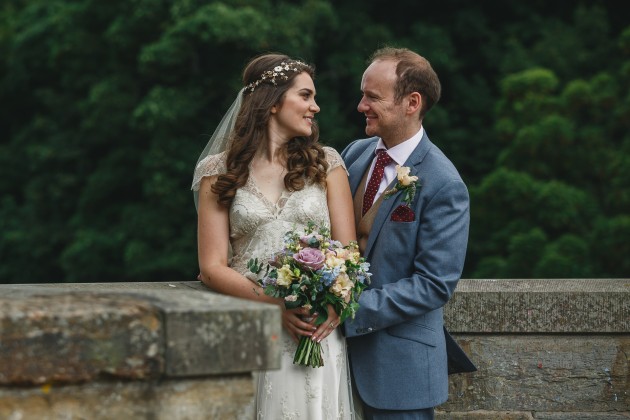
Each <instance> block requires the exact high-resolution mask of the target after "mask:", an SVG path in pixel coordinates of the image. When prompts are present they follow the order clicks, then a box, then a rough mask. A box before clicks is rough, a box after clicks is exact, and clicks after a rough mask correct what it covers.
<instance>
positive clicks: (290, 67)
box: [245, 60, 308, 93]
mask: <svg viewBox="0 0 630 420" xmlns="http://www.w3.org/2000/svg"><path fill="white" fill-rule="evenodd" d="M304 67H308V65H307V64H305V63H303V62H301V61H297V60H296V61H289V62H286V61H283V62H282V63H280V65H278V66H275V67H274V68H273V70H267V71H265V72H264V73H263V74H262V75H261V76H260V78H259V79H258V80H256V81H254V82H251V83H250V84H249V85H247V86H245V90H246V91H248V92H250V93H251V92H253V91H254V90H255V89H256V88H257V87H258V85H260V84H261V83H264V82H271V83H272V84H273V85H274V86H275V85H276V78H280V79H282V80H288V79H289V76H288V75H287V73H288V72H290V71H292V72H294V73H299V72H301V71H302V70H304Z"/></svg>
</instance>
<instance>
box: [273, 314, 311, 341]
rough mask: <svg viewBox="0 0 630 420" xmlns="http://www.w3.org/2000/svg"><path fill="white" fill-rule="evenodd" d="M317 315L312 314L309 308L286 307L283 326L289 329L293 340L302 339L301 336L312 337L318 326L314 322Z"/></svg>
mask: <svg viewBox="0 0 630 420" xmlns="http://www.w3.org/2000/svg"><path fill="white" fill-rule="evenodd" d="M315 318H316V317H313V316H311V314H310V312H309V310H308V309H307V308H295V309H284V310H283V311H282V326H283V327H284V328H285V329H286V330H287V332H288V333H289V335H290V336H291V338H292V339H293V341H295V342H296V343H297V342H298V341H300V336H303V335H305V336H307V337H310V336H312V335H313V331H315V330H316V329H317V328H316V327H315V326H314V325H313V324H312V323H313V322H314V319H315Z"/></svg>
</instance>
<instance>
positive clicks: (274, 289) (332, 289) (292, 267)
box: [247, 222, 371, 367]
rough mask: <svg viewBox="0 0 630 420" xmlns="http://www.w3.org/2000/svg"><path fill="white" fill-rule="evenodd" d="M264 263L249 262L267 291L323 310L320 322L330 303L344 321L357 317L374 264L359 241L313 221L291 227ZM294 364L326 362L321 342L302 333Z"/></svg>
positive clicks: (289, 303) (292, 302)
mask: <svg viewBox="0 0 630 420" xmlns="http://www.w3.org/2000/svg"><path fill="white" fill-rule="evenodd" d="M263 265H264V264H263V263H259V262H258V259H255V260H250V261H249V263H248V265H247V266H248V268H249V270H250V271H251V272H252V273H254V274H256V276H257V279H258V283H259V284H260V285H261V286H262V287H263V289H264V291H265V294H266V295H269V296H273V297H276V298H282V299H284V302H285V306H286V307H287V308H289V309H291V308H297V307H306V308H309V309H310V312H311V314H315V313H317V314H318V315H317V319H316V321H315V324H316V325H320V324H321V323H323V322H324V321H325V320H326V319H327V318H328V314H327V306H328V305H329V304H330V305H332V306H333V307H334V308H335V311H336V312H337V313H338V314H339V319H340V322H343V321H344V320H346V319H347V318H348V317H351V318H354V315H355V313H356V311H357V309H358V308H359V304H358V303H357V301H358V299H359V295H360V294H361V292H362V291H363V289H365V288H366V287H367V283H369V278H370V275H371V274H370V273H369V271H368V270H369V267H370V264H369V263H367V262H365V259H364V258H362V257H361V256H360V255H359V247H358V245H357V243H356V242H352V243H351V244H350V245H348V246H343V245H342V244H341V243H340V242H338V241H334V240H332V239H331V237H330V230H329V229H327V228H324V227H319V226H317V225H316V224H314V223H312V222H309V223H308V225H307V227H306V229H305V230H304V232H297V231H295V230H291V231H289V232H287V233H286V234H285V236H284V247H283V249H282V250H280V251H279V252H276V253H275V254H273V256H272V258H271V260H270V261H269V262H268V263H267V264H266V267H265V268H264V269H263ZM293 363H294V364H298V365H304V366H311V367H320V366H323V365H324V362H323V359H322V348H321V344H320V343H317V342H315V341H313V340H311V339H310V338H309V337H306V336H303V337H301V338H300V342H299V344H298V348H297V350H296V352H295V357H294V358H293Z"/></svg>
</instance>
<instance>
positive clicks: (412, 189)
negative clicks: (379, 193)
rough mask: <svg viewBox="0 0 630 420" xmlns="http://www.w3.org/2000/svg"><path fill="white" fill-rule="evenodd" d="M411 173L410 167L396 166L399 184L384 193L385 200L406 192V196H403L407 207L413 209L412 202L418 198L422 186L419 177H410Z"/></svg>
mask: <svg viewBox="0 0 630 420" xmlns="http://www.w3.org/2000/svg"><path fill="white" fill-rule="evenodd" d="M409 171H411V169H410V168H409V167H408V166H400V165H396V173H397V178H398V182H397V183H396V185H394V188H392V189H391V190H387V191H385V192H384V193H383V198H384V199H385V200H387V199H388V198H389V197H391V196H392V195H394V194H395V193H397V192H398V191H404V192H405V195H403V201H404V202H405V204H406V205H407V207H411V202H412V201H413V198H414V197H415V196H416V190H417V189H418V187H419V186H420V182H419V181H418V177H417V176H409Z"/></svg>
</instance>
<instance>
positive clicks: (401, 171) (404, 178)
mask: <svg viewBox="0 0 630 420" xmlns="http://www.w3.org/2000/svg"><path fill="white" fill-rule="evenodd" d="M410 170H411V169H410V168H409V167H408V166H400V165H396V173H397V174H398V182H400V185H402V186H403V187H407V186H409V185H411V183H412V182H416V181H417V180H418V177H417V176H409V171H410Z"/></svg>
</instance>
